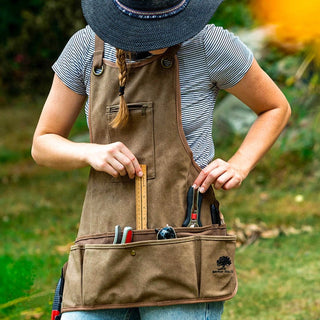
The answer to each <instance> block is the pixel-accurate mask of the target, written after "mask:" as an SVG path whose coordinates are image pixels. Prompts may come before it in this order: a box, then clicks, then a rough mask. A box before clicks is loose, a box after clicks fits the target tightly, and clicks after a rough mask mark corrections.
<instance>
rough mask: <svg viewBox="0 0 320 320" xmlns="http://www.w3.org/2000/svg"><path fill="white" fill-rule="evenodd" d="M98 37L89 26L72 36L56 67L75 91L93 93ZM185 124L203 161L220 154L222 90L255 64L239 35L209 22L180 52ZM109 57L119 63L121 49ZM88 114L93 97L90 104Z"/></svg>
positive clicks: (189, 139) (108, 52)
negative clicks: (217, 114)
mask: <svg viewBox="0 0 320 320" xmlns="http://www.w3.org/2000/svg"><path fill="white" fill-rule="evenodd" d="M94 40H95V35H94V32H93V31H92V29H91V28H90V27H89V26H87V27H85V28H84V29H81V30H79V31H78V32H77V33H75V34H74V35H73V36H72V38H71V39H70V40H69V42H68V44H67V45H66V47H65V48H64V50H63V52H62V53H61V55H60V57H59V58H58V60H57V61H56V62H55V64H54V65H53V67H52V68H53V70H54V72H55V73H56V74H57V76H58V77H59V78H60V79H61V80H62V81H63V82H64V83H65V84H66V85H67V86H68V87H69V88H70V89H72V90H73V91H74V92H76V93H78V94H81V95H85V94H87V95H88V96H89V94H90V73H91V67H92V59H93V52H94ZM177 55H178V60H179V73H180V74H179V76H180V88H181V108H182V125H183V129H184V133H185V136H186V139H187V142H188V144H189V146H190V148H191V151H192V152H193V157H194V159H195V161H196V162H197V164H198V165H199V166H200V167H201V168H204V167H205V166H207V165H208V163H209V162H211V161H212V159H213V158H214V143H213V140H212V120H213V110H214V105H215V102H216V97H217V94H218V92H219V90H220V89H227V88H230V87H232V86H234V85H235V84H237V83H238V82H239V81H240V80H241V79H242V78H243V76H244V75H245V74H246V72H247V71H248V69H249V68H250V66H251V64H252V61H253V54H252V52H251V51H250V50H249V49H248V48H247V47H246V46H245V45H244V44H243V43H242V42H241V41H240V40H239V38H238V37H236V36H235V35H234V34H232V33H230V32H229V31H227V30H224V29H223V28H221V27H216V26H214V25H207V26H206V27H205V28H204V29H203V30H202V31H201V32H200V33H198V34H197V35H196V36H195V37H193V38H192V39H189V40H187V41H185V42H183V43H182V45H181V48H180V49H179V51H178V53H177ZM104 57H105V58H106V59H107V60H110V61H112V62H115V60H116V57H115V48H114V47H112V46H110V45H109V44H105V52H104ZM85 109H86V115H88V100H87V102H86V106H85Z"/></svg>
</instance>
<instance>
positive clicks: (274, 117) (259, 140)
mask: <svg viewBox="0 0 320 320" xmlns="http://www.w3.org/2000/svg"><path fill="white" fill-rule="evenodd" d="M289 117H290V107H289V105H288V104H285V105H283V106H281V107H278V108H274V109H271V110H268V111H266V112H264V113H262V114H260V115H259V116H258V118H257V119H256V121H255V122H254V123H253V125H252V127H251V128H250V130H249V132H248V134H247V135H246V137H245V139H244V141H243V142H242V144H241V146H240V147H239V149H238V150H237V152H236V153H235V154H234V155H233V156H232V157H231V159H229V161H228V162H229V163H230V164H232V165H233V166H234V167H236V168H238V169H239V170H240V171H241V172H242V174H243V177H246V176H247V175H248V174H249V172H250V171H251V170H252V169H253V168H254V167H255V165H256V164H257V163H258V162H259V160H260V159H261V158H262V157H263V156H264V154H265V153H266V152H267V151H268V150H269V149H270V148H271V146H272V145H273V144H274V142H275V141H276V139H277V138H278V137H279V135H280V133H281V132H282V130H283V129H284V127H285V125H286V124H287V122H288V119H289Z"/></svg>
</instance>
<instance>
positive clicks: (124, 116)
mask: <svg viewBox="0 0 320 320" xmlns="http://www.w3.org/2000/svg"><path fill="white" fill-rule="evenodd" d="M127 56H128V53H127V52H126V51H124V50H121V49H116V57H117V61H116V63H117V66H118V68H119V96H120V104H119V111H118V113H117V115H116V117H115V118H114V119H113V120H112V121H111V123H110V125H111V126H112V128H119V127H120V128H121V127H124V126H125V125H126V124H127V122H128V119H129V111H128V106H127V103H126V101H125V99H124V89H125V86H126V83H127V79H128V68H127V62H126V59H127Z"/></svg>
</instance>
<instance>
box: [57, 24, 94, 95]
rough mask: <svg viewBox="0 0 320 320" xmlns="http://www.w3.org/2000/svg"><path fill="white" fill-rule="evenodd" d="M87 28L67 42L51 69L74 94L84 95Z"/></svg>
mask: <svg viewBox="0 0 320 320" xmlns="http://www.w3.org/2000/svg"><path fill="white" fill-rule="evenodd" d="M90 39H91V38H90V29H88V27H86V28H84V29H81V30H79V31H78V32H76V33H75V34H74V35H73V36H72V37H71V38H70V40H69V41H68V43H67V44H66V46H65V48H64V49H63V51H62V53H61V55H60V56H59V58H58V60H57V61H56V62H55V63H54V64H53V66H52V69H53V71H54V72H55V73H56V75H57V76H58V77H59V78H60V79H61V80H62V81H63V83H64V84H65V85H66V86H67V87H69V88H70V89H71V90H73V91H74V92H76V93H78V94H81V95H85V94H86V85H85V67H86V62H87V61H86V60H87V59H86V58H87V54H88V49H89V46H90Z"/></svg>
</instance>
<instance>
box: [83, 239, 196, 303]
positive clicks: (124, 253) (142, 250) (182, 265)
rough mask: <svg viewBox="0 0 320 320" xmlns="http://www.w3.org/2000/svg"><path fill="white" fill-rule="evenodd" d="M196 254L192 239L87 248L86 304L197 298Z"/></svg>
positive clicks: (84, 280) (84, 279)
mask: <svg viewBox="0 0 320 320" xmlns="http://www.w3.org/2000/svg"><path fill="white" fill-rule="evenodd" d="M194 253H195V242H194V241H192V240H191V239H189V240H188V239H182V240H181V239H175V240H174V241H172V240H161V241H159V240H156V241H143V242H137V243H131V244H124V245H86V246H85V254H84V260H83V295H84V304H85V305H106V304H107V305H108V304H112V305H120V304H122V305H123V304H132V303H139V302H140V303H141V302H143V303H142V304H153V303H154V302H156V303H157V302H160V301H169V300H175V299H177V298H180V299H191V298H194V297H196V296H197V294H198V288H197V268H196V261H195V254H194Z"/></svg>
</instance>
